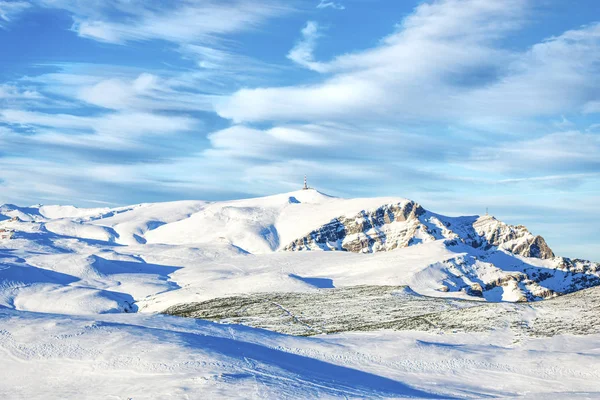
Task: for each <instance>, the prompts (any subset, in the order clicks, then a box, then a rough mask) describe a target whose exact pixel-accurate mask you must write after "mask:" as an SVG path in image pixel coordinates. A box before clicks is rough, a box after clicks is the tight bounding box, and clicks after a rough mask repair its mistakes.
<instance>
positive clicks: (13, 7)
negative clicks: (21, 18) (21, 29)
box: [0, 1, 31, 28]
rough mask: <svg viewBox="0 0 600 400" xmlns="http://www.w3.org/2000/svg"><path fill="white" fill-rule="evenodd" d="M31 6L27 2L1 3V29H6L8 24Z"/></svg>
mask: <svg viewBox="0 0 600 400" xmlns="http://www.w3.org/2000/svg"><path fill="white" fill-rule="evenodd" d="M30 6H31V5H30V4H29V3H28V2H25V1H0V28H6V24H7V23H9V22H11V21H12V20H13V19H14V18H15V16H17V15H18V14H20V13H22V12H23V11H25V10H27V9H28V8H29V7H30Z"/></svg>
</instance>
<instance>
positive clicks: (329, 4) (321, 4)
mask: <svg viewBox="0 0 600 400" xmlns="http://www.w3.org/2000/svg"><path fill="white" fill-rule="evenodd" d="M317 8H333V9H335V10H345V9H346V7H344V5H343V4H342V3H337V2H335V1H328V0H321V1H320V2H319V4H317Z"/></svg>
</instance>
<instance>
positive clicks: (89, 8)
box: [39, 0, 291, 43]
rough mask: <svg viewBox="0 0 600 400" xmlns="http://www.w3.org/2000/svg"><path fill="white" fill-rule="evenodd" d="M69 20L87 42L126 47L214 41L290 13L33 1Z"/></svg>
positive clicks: (236, 4)
mask: <svg viewBox="0 0 600 400" xmlns="http://www.w3.org/2000/svg"><path fill="white" fill-rule="evenodd" d="M39 2H40V3H41V4H42V5H44V6H46V7H52V8H62V9H65V10H68V11H70V12H71V13H73V15H74V21H75V22H74V24H73V30H74V31H76V32H77V33H78V34H79V35H80V36H82V37H87V38H90V39H94V40H98V41H103V42H110V43H126V42H131V41H144V40H152V39H162V40H166V41H170V42H174V43H194V42H196V43H198V42H203V43H207V42H214V41H215V39H216V36H218V35H225V34H231V33H234V32H240V31H244V30H248V29H253V28H256V27H257V26H258V25H260V24H261V23H263V22H264V21H265V20H267V19H269V18H272V17H275V16H279V15H282V14H284V13H287V12H290V11H291V8H290V7H288V6H284V5H283V3H279V2H277V1H275V0H263V1H260V2H256V1H249V0H224V1H216V0H206V1H202V2H194V1H180V2H176V3H164V4H163V3H160V2H154V3H149V2H145V1H141V0H106V1H103V2H85V1H80V0H39Z"/></svg>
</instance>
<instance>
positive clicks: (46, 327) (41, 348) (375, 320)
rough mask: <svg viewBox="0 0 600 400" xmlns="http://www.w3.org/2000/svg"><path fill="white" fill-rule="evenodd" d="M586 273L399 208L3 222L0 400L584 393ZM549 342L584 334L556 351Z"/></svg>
mask: <svg viewBox="0 0 600 400" xmlns="http://www.w3.org/2000/svg"><path fill="white" fill-rule="evenodd" d="M598 269H599V265H598V264H597V263H593V262H590V261H583V260H570V259H567V258H562V257H558V256H555V254H554V252H553V251H552V250H551V249H550V248H549V246H548V245H547V244H546V242H545V241H544V239H543V238H541V237H539V236H535V235H534V234H532V233H530V232H529V231H528V230H527V229H526V228H525V227H523V226H510V225H507V224H505V223H503V222H501V221H498V220H497V219H495V218H494V217H492V216H482V217H478V216H468V217H448V216H443V215H440V214H436V213H434V212H431V211H429V210H426V209H424V208H423V207H422V206H420V205H419V204H418V203H416V202H414V201H411V200H407V199H402V198H370V199H341V198H335V197H331V196H327V195H325V194H322V193H320V192H318V191H316V190H303V191H298V192H292V193H286V194H280V195H275V196H269V197H263V198H255V199H245V200H236V201H224V202H204V201H180V202H170V203H156V204H139V205H133V206H127V207H118V208H94V209H81V208H76V207H72V206H41V205H40V206H31V207H19V206H15V205H8V204H7V205H3V206H0V351H2V354H6V355H7V357H6V358H5V359H4V360H3V363H4V364H3V367H4V370H5V371H6V374H5V375H6V377H5V378H6V379H4V380H2V382H0V397H2V398H68V397H74V396H79V397H81V394H82V393H83V394H85V395H84V396H83V397H91V398H94V396H96V397H97V396H101V397H111V396H113V397H116V398H130V397H133V398H152V397H158V398H164V397H169V396H171V397H178V398H180V397H184V398H185V397H186V396H188V397H190V398H202V396H204V397H212V398H217V397H223V396H234V397H245V398H304V397H352V398H373V397H386V398H387V397H392V398H399V397H417V398H481V397H489V396H508V397H514V396H517V395H519V394H520V393H524V392H525V391H529V390H530V389H531V386H530V385H529V380H530V379H538V380H543V381H544V382H546V383H547V384H544V385H539V386H536V388H535V391H534V393H537V394H539V393H542V392H550V391H559V390H575V389H576V390H578V391H580V392H582V393H584V394H585V393H587V394H589V393H593V392H594V390H595V389H594V384H593V382H595V381H596V380H595V379H590V378H596V376H595V375H594V376H590V375H589V373H590V372H589V371H594V370H596V369H595V368H594V366H597V365H598V362H597V361H594V360H587V362H586V363H580V362H579V361H578V358H579V357H580V354H581V352H582V351H588V352H589V351H594V350H593V349H595V348H596V347H597V346H596V344H595V343H596V342H597V335H598V334H599V332H600V330H598V329H597V328H596V325H597V324H596V316H595V313H596V312H595V310H596V307H597V305H598V302H599V300H598V299H600V295H599V294H598V293H600V292H599V291H598V289H599V288H591V289H588V290H584V291H581V289H585V288H590V287H592V286H596V285H598V284H600V271H599V270H598ZM570 292H577V293H573V294H569V295H566V296H560V295H563V294H567V293H570ZM548 298H554V299H553V300H550V301H544V302H537V303H535V304H527V305H526V304H513V302H521V301H535V300H543V299H548ZM486 301H487V302H486ZM161 313H166V314H172V315H178V316H179V315H180V316H188V317H193V318H201V319H206V320H209V321H215V322H218V323H219V324H214V323H212V322H207V321H196V320H190V319H187V318H181V317H171V316H165V315H162V314H161ZM156 314H159V315H156ZM221 323H225V324H233V325H220V324H221ZM236 324H243V325H247V326H248V327H242V326H239V325H236ZM590 324H591V325H590ZM252 327H258V328H263V329H267V330H266V331H265V330H257V329H254V328H252ZM270 331H275V332H282V333H287V334H293V335H306V336H311V335H318V337H317V338H298V337H293V336H285V335H281V334H278V333H274V332H270ZM472 332H480V333H481V334H484V335H488V336H485V337H480V336H469V334H470V333H472ZM560 333H569V334H573V335H591V336H590V339H587V338H577V339H573V344H571V345H570V346H571V347H569V348H568V349H567V351H570V352H568V353H565V345H564V342H562V341H561V340H563V339H562V338H561V337H554V336H556V335H558V334H560ZM325 334H333V335H332V336H324V335H325ZM465 335H466V336H465ZM538 336H548V337H549V338H548V339H537V337H538ZM489 343H494V346H490V345H489ZM516 346H518V347H516ZM540 348H543V349H544V352H543V354H544V355H540V354H539V351H538V350H539V349H540ZM530 352H536V355H537V356H536V357H537V358H536V360H539V362H538V361H535V362H533V361H532V357H531V356H530ZM399 354H402V359H401V360H399V358H398V355H399ZM559 358H560V360H561V361H560V363H559V366H560V367H557V366H556V365H552V366H550V367H548V368H545V369H541V370H540V369H539V363H546V364H548V365H550V364H552V363H553V362H554V361H555V360H556V359H559ZM457 366H458V368H457ZM590 368H591V369H590ZM457 374H458V375H457ZM493 376H499V378H498V379H493V378H491V377H493ZM132 377H135V378H132ZM524 377H526V378H527V379H524ZM507 379H508V380H510V381H511V382H512V383H511V386H510V387H505V386H503V382H504V381H505V380H507ZM555 381H560V385H559V384H555V383H552V382H555ZM55 382H61V384H60V385H59V386H60V387H57V385H56V383H55ZM432 382H433V383H432ZM148 393H151V395H148Z"/></svg>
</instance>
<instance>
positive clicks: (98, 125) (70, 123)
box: [0, 110, 198, 137]
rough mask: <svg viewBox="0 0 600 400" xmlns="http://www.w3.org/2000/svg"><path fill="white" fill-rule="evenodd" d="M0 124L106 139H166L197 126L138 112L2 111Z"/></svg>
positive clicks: (190, 121) (188, 121)
mask: <svg viewBox="0 0 600 400" xmlns="http://www.w3.org/2000/svg"><path fill="white" fill-rule="evenodd" d="M0 122H3V123H6V124H11V125H19V126H28V127H43V128H53V129H63V130H75V131H83V132H88V133H96V134H99V135H103V136H107V137H130V136H139V135H168V134H173V133H177V132H184V131H191V130H193V129H195V128H196V127H197V126H198V122H197V121H196V120H194V119H192V118H189V117H181V116H172V115H169V116H166V115H157V114H150V113H141V112H131V113H112V114H106V115H101V116H94V117H81V116H75V115H69V114H46V113H42V112H33V111H22V110H3V111H0Z"/></svg>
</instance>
